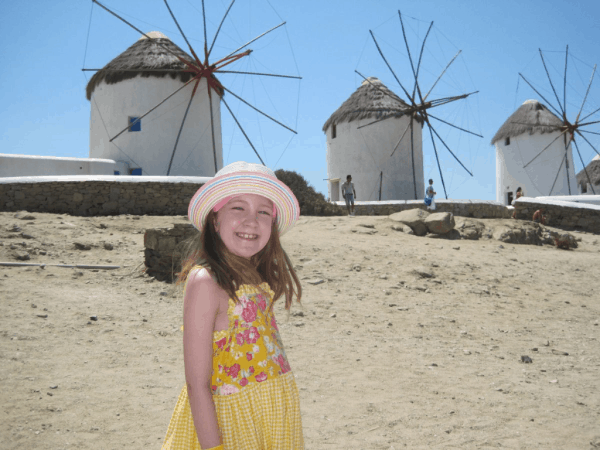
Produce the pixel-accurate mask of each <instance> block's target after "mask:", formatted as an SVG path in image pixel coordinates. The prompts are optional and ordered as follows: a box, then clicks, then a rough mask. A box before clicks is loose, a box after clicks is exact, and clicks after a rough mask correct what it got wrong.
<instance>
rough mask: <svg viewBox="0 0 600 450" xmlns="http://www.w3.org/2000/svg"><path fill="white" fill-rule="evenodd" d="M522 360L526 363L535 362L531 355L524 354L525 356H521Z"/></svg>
mask: <svg viewBox="0 0 600 450" xmlns="http://www.w3.org/2000/svg"><path fill="white" fill-rule="evenodd" d="M521 362H523V363H525V364H531V363H532V362H533V360H532V359H531V358H530V357H529V356H527V355H523V356H521Z"/></svg>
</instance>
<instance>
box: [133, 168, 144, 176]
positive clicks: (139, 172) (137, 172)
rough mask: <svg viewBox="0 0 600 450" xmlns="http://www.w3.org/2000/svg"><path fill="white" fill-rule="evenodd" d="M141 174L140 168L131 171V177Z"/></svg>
mask: <svg viewBox="0 0 600 450" xmlns="http://www.w3.org/2000/svg"><path fill="white" fill-rule="evenodd" d="M141 174H142V168H141V167H139V168H136V169H131V175H141Z"/></svg>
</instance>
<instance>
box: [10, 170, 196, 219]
mask: <svg viewBox="0 0 600 450" xmlns="http://www.w3.org/2000/svg"><path fill="white" fill-rule="evenodd" d="M114 178H116V177H114ZM200 186H202V183H197V182H177V183H175V182H160V181H159V182H157V181H148V182H139V181H136V182H120V181H104V180H87V181H56V180H53V181H35V182H18V183H0V211H22V210H25V211H29V212H48V213H57V214H72V215H76V216H106V215H117V214H135V215H142V214H151V215H184V214H187V209H188V204H189V202H190V199H191V198H192V196H193V195H194V193H195V192H196V191H197V190H198V188H199V187H200Z"/></svg>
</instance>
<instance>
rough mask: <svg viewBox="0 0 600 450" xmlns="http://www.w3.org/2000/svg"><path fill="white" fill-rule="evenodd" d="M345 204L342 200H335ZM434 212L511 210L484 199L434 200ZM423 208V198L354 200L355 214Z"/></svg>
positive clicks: (499, 214) (496, 214)
mask: <svg viewBox="0 0 600 450" xmlns="http://www.w3.org/2000/svg"><path fill="white" fill-rule="evenodd" d="M336 203H337V204H338V205H343V206H345V205H346V204H345V203H344V202H336ZM435 204H436V210H435V212H449V213H452V214H454V215H455V216H462V217H474V218H477V219H492V218H509V217H510V215H511V214H512V210H510V211H509V209H508V208H507V207H506V206H504V205H502V204H501V203H498V202H494V201H485V200H436V201H435ZM415 208H418V209H423V210H426V209H427V206H425V204H424V203H423V200H393V201H382V202H356V203H355V212H356V215H357V216H388V215H390V214H393V213H396V212H400V211H406V210H408V209H415Z"/></svg>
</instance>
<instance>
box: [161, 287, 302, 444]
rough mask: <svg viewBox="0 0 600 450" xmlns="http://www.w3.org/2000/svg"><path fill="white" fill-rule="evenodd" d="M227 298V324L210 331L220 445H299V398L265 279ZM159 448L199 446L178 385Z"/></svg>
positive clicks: (186, 398) (185, 399)
mask: <svg viewBox="0 0 600 450" xmlns="http://www.w3.org/2000/svg"><path fill="white" fill-rule="evenodd" d="M236 294H237V297H238V299H239V300H240V302H239V303H236V302H234V301H233V300H232V299H229V308H228V310H227V315H228V317H229V328H228V329H227V330H221V331H218V332H216V333H214V335H213V372H212V380H211V385H212V394H213V401H214V402H215V408H216V412H217V419H218V422H219V429H220V431H221V437H222V439H223V447H224V448H225V450H297V449H303V448H304V438H303V434H302V420H301V417H300V400H299V395H298V388H297V387H296V382H295V380H294V375H293V373H292V371H291V369H290V366H289V364H288V361H287V357H286V355H285V351H284V348H283V344H282V342H281V338H280V336H279V330H278V328H277V323H276V321H275V317H274V315H273V309H272V303H273V296H274V292H273V291H272V290H271V288H270V287H269V285H268V284H267V283H262V284H261V285H260V286H258V287H256V286H251V285H242V286H241V287H240V289H239V290H238V291H237V292H236ZM162 450H201V447H200V444H199V443H198V437H197V436H196V428H195V427H194V419H193V417H192V412H191V409H190V403H189V400H188V394H187V388H186V386H184V387H183V389H182V391H181V393H180V394H179V399H178V400H177V405H176V406H175V411H174V412H173V416H172V417H171V422H170V423H169V428H168V430H167V435H166V437H165V441H164V443H163V446H162Z"/></svg>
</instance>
